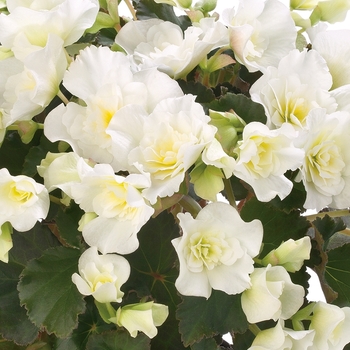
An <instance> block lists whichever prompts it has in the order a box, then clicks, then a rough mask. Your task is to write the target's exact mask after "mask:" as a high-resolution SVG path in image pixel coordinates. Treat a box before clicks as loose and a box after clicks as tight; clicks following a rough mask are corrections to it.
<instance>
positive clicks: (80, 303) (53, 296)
mask: <svg viewBox="0 0 350 350" xmlns="http://www.w3.org/2000/svg"><path fill="white" fill-rule="evenodd" d="M79 257H80V251H79V250H76V249H71V248H66V247H58V248H52V249H48V250H47V251H45V252H44V254H43V255H42V256H41V257H40V258H38V259H34V260H32V261H30V262H29V263H28V266H27V267H26V268H25V269H24V270H23V272H22V278H21V280H20V282H19V285H18V290H19V296H20V300H21V303H22V304H24V305H25V307H26V309H27V310H28V315H29V318H30V319H31V320H32V321H33V322H34V324H35V325H37V326H38V327H41V326H43V327H45V328H46V329H47V332H48V333H55V334H56V335H57V336H58V337H62V338H63V337H67V336H68V335H69V334H70V333H71V332H72V330H73V329H74V328H75V327H76V326H77V323H78V314H80V313H82V312H83V311H84V308H85V302H84V300H83V297H82V295H81V294H80V293H79V292H78V289H77V288H76V286H75V285H74V283H73V282H72V280H71V277H72V274H73V273H74V272H76V271H77V270H78V259H79Z"/></svg>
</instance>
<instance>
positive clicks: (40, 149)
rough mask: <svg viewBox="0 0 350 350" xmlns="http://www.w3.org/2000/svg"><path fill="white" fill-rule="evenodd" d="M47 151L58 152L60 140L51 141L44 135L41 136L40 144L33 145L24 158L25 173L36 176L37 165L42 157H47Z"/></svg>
mask: <svg viewBox="0 0 350 350" xmlns="http://www.w3.org/2000/svg"><path fill="white" fill-rule="evenodd" d="M47 152H53V153H57V152H58V142H55V143H52V142H50V141H49V140H48V139H47V138H46V137H45V136H44V135H42V136H41V138H40V144H39V145H38V146H34V147H32V148H31V149H30V150H29V152H28V154H27V155H26V157H25V159H24V164H23V175H27V176H31V177H33V176H35V175H36V174H37V168H36V167H37V166H38V165H40V163H41V161H42V159H44V158H45V157H46V154H47Z"/></svg>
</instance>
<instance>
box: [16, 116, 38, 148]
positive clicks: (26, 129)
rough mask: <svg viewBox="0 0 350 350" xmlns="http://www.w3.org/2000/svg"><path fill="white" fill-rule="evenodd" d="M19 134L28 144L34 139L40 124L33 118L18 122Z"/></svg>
mask: <svg viewBox="0 0 350 350" xmlns="http://www.w3.org/2000/svg"><path fill="white" fill-rule="evenodd" d="M16 124H17V125H18V134H19V136H20V137H21V140H22V142H23V143H25V144H28V143H29V142H30V141H32V139H33V137H34V135H35V132H36V131H37V130H38V124H37V123H36V122H35V121H33V120H23V121H20V122H18V123H16Z"/></svg>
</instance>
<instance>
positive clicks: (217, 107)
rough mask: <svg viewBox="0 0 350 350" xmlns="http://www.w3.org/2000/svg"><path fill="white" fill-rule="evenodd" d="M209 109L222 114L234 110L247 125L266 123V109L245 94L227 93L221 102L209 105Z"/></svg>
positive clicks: (217, 101)
mask: <svg viewBox="0 0 350 350" xmlns="http://www.w3.org/2000/svg"><path fill="white" fill-rule="evenodd" d="M208 107H209V108H210V109H213V110H214V111H221V112H228V111H229V110H230V109H233V110H234V111H235V112H236V113H237V114H238V115H239V116H240V117H241V118H242V119H243V120H244V121H245V122H246V123H250V122H255V121H256V122H261V123H264V124H265V123H266V115H265V111H264V107H263V106H262V105H260V104H259V103H256V102H253V101H252V100H251V99H250V98H248V97H246V96H245V95H243V94H238V95H236V94H232V93H227V94H226V95H224V96H223V97H221V98H220V99H219V100H215V101H212V102H211V103H209V104H208Z"/></svg>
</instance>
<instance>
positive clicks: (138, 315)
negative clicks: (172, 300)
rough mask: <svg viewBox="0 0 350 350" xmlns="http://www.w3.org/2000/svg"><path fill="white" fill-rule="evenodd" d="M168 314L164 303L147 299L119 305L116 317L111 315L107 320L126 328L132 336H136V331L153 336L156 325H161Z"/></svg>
mask: <svg viewBox="0 0 350 350" xmlns="http://www.w3.org/2000/svg"><path fill="white" fill-rule="evenodd" d="M168 315H169V309H168V307H167V306H166V305H163V304H156V303H154V302H153V301H149V302H147V303H138V304H130V305H125V306H123V307H120V308H119V309H118V310H117V314H116V317H111V318H110V319H109V320H110V321H111V322H114V323H116V324H117V325H118V326H119V327H124V328H126V329H127V330H128V332H129V333H130V335H131V336H132V337H133V338H136V336H137V333H138V332H143V333H145V334H146V335H147V337H149V338H154V337H155V336H156V335H157V333H158V330H157V328H156V327H158V326H161V325H162V324H163V323H164V322H165V320H166V319H167V317H168Z"/></svg>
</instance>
